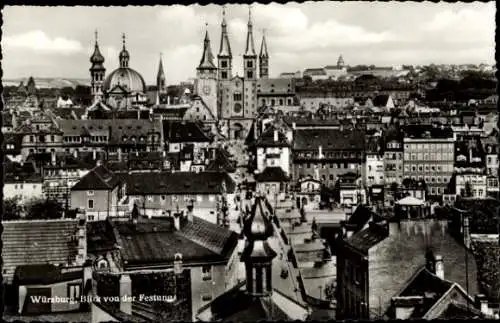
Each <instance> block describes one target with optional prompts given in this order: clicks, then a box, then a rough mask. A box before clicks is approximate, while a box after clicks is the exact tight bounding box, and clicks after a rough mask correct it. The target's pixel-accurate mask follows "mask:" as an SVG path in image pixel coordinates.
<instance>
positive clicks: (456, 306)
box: [437, 301, 486, 320]
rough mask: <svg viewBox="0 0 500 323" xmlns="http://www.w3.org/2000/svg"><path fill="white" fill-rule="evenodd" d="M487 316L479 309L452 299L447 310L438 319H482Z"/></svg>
mask: <svg viewBox="0 0 500 323" xmlns="http://www.w3.org/2000/svg"><path fill="white" fill-rule="evenodd" d="M480 318H483V319H484V318H486V317H485V315H484V314H483V313H482V312H481V311H480V310H478V309H476V308H474V307H472V306H467V305H464V304H461V303H458V302H455V301H451V302H450V304H449V305H448V307H447V308H446V310H445V311H444V312H443V313H441V315H440V316H439V317H438V318H437V319H443V320H450V319H458V320H467V319H480Z"/></svg>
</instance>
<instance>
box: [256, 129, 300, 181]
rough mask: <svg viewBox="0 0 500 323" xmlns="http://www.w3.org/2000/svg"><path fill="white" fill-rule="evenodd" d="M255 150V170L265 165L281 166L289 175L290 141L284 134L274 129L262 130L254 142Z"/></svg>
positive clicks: (261, 169) (259, 171) (259, 169)
mask: <svg viewBox="0 0 500 323" xmlns="http://www.w3.org/2000/svg"><path fill="white" fill-rule="evenodd" d="M255 146H256V150H257V172H258V173H261V172H263V171H264V170H265V169H266V168H267V167H281V169H282V170H283V171H284V172H285V174H286V175H287V176H289V175H290V155H291V152H290V143H289V140H288V138H287V136H286V135H284V134H283V133H282V132H280V131H278V130H276V129H272V128H271V129H269V130H268V131H266V132H264V133H263V134H262V135H261V136H260V138H259V139H258V140H257V143H256V144H255Z"/></svg>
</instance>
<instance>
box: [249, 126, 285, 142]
mask: <svg viewBox="0 0 500 323" xmlns="http://www.w3.org/2000/svg"><path fill="white" fill-rule="evenodd" d="M275 131H277V134H278V138H277V139H278V140H277V141H274V132H275ZM255 146H256V147H289V146H290V144H289V143H288V139H287V137H286V136H285V134H283V133H282V132H281V131H279V130H275V129H274V127H270V128H269V129H268V130H266V131H265V132H264V133H262V134H261V135H260V137H259V138H258V139H257V141H256V142H255Z"/></svg>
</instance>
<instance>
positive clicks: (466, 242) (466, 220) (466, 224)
mask: <svg viewBox="0 0 500 323" xmlns="http://www.w3.org/2000/svg"><path fill="white" fill-rule="evenodd" d="M463 220H464V223H463V225H464V228H463V235H464V245H465V247H466V248H467V249H470V230H469V215H468V214H466V213H465V214H464V215H463Z"/></svg>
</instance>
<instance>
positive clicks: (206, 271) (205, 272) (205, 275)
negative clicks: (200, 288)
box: [201, 266, 212, 280]
mask: <svg viewBox="0 0 500 323" xmlns="http://www.w3.org/2000/svg"><path fill="white" fill-rule="evenodd" d="M201 279H202V280H212V266H203V267H201Z"/></svg>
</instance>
